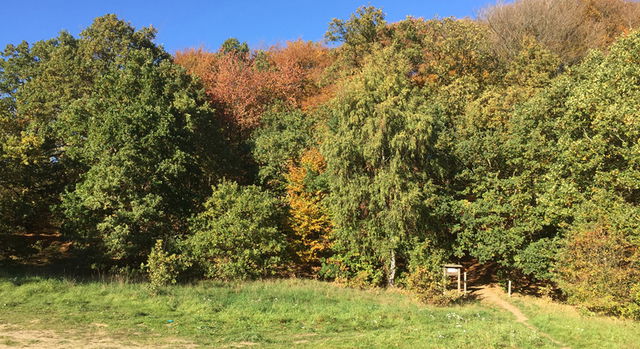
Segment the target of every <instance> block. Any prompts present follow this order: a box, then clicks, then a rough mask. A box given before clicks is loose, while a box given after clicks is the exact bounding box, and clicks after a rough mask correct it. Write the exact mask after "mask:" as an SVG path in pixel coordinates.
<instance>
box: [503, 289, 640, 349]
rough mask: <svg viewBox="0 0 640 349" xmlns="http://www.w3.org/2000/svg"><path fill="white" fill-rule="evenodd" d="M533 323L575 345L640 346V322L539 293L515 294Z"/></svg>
mask: <svg viewBox="0 0 640 349" xmlns="http://www.w3.org/2000/svg"><path fill="white" fill-rule="evenodd" d="M511 301H512V303H513V304H515V305H517V306H518V307H519V308H520V309H521V310H522V311H523V312H524V313H525V314H526V315H527V316H528V317H529V321H530V323H531V324H533V325H534V326H536V327H537V328H539V329H541V330H542V331H545V332H546V333H548V334H549V335H551V336H552V337H553V338H555V339H557V340H559V341H561V342H563V343H565V344H567V345H570V346H572V347H574V348H594V349H595V348H640V323H639V322H635V321H631V320H622V319H616V318H612V317H604V316H597V315H594V314H589V313H586V312H580V311H579V310H577V309H576V308H573V307H571V306H568V305H564V304H559V303H557V302H552V301H551V300H548V299H542V298H535V297H514V298H513V299H511Z"/></svg>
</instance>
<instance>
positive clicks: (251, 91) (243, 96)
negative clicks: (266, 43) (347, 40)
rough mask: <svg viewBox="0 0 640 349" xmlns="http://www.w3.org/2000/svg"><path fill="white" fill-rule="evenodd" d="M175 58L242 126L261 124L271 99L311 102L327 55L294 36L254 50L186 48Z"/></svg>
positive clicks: (249, 127) (302, 104) (231, 119)
mask: <svg viewBox="0 0 640 349" xmlns="http://www.w3.org/2000/svg"><path fill="white" fill-rule="evenodd" d="M175 61H176V63H178V64H180V65H182V66H184V67H185V68H186V69H187V71H188V72H190V73H192V74H194V75H196V76H198V77H200V79H201V80H202V82H203V83H204V85H205V88H206V91H207V94H208V95H209V97H210V99H211V102H212V103H213V104H214V106H216V107H217V108H218V109H219V110H220V111H221V112H222V114H223V116H224V118H225V119H226V120H227V121H228V122H230V123H231V124H232V125H234V126H237V127H238V128H239V129H240V130H245V131H247V130H252V129H254V128H255V127H257V126H258V125H259V124H260V115H261V114H262V113H263V112H264V111H265V110H266V109H265V108H267V107H268V106H269V105H270V104H272V103H274V102H275V101H285V102H287V103H289V104H291V105H292V106H295V107H309V106H310V105H313V104H314V103H313V102H312V100H313V97H314V96H315V95H317V94H318V93H319V92H320V87H319V80H320V78H321V74H322V72H323V70H324V68H325V67H326V66H327V65H328V64H329V61H330V58H329V55H328V49H327V48H326V47H324V46H323V45H321V44H318V43H314V42H305V41H302V40H297V41H291V42H288V43H287V44H286V45H285V46H284V47H280V46H274V47H272V48H271V49H269V50H267V51H257V52H254V53H249V52H239V53H238V52H224V51H219V52H207V51H205V50H203V49H188V50H185V51H182V52H178V53H177V54H176V57H175Z"/></svg>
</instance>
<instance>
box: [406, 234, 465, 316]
mask: <svg viewBox="0 0 640 349" xmlns="http://www.w3.org/2000/svg"><path fill="white" fill-rule="evenodd" d="M444 262H445V257H444V251H443V250H441V249H438V248H434V247H433V246H432V244H431V242H430V241H424V242H422V243H419V244H416V247H415V248H414V249H413V251H412V252H411V253H410V256H409V272H408V273H407V275H406V277H405V281H404V282H405V283H406V285H407V287H408V288H409V289H410V290H412V291H413V292H415V293H417V295H418V299H419V300H420V301H421V302H424V303H428V304H433V305H441V306H445V305H448V304H451V303H454V302H456V301H458V300H460V299H461V298H462V297H463V296H464V294H463V293H461V292H459V291H458V290H447V289H446V288H445V283H444V280H443V279H442V265H443V264H444Z"/></svg>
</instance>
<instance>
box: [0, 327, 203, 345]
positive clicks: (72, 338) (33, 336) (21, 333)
mask: <svg viewBox="0 0 640 349" xmlns="http://www.w3.org/2000/svg"><path fill="white" fill-rule="evenodd" d="M93 325H95V326H97V327H101V326H98V325H101V324H93ZM88 332H90V333H79V332H73V331H67V332H57V331H52V330H36V329H24V328H21V327H20V326H16V325H9V324H0V349H4V348H88V349H107V348H109V349H120V348H138V349H139V348H145V349H146V348H195V347H197V345H195V344H193V343H189V342H186V341H183V340H179V339H171V338H169V339H167V338H163V339H162V340H160V343H156V344H153V345H148V344H140V343H135V342H132V341H125V340H119V339H116V338H113V337H111V336H110V335H109V334H108V333H107V332H104V331H93V332H92V331H88Z"/></svg>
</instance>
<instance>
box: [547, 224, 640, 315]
mask: <svg viewBox="0 0 640 349" xmlns="http://www.w3.org/2000/svg"><path fill="white" fill-rule="evenodd" d="M639 252H640V251H639V250H638V247H637V246H634V245H633V244H631V243H629V241H628V240H627V239H625V237H624V235H623V234H620V233H617V232H615V231H611V230H609V229H608V227H605V226H596V227H595V228H593V229H588V230H583V231H579V232H576V233H574V234H572V235H571V236H569V238H568V240H567V243H566V245H565V246H564V249H563V250H562V252H561V254H560V260H559V264H558V265H557V270H558V272H559V275H560V277H559V280H558V285H559V286H560V288H561V289H562V291H563V292H564V293H565V294H566V295H567V296H568V300H569V302H571V303H574V304H577V305H581V306H583V307H585V308H587V309H589V310H590V311H594V312H598V313H604V314H609V315H619V316H627V317H632V318H636V319H640V311H639V310H640V292H639V291H640V286H639V285H640V268H639V267H640V253H639Z"/></svg>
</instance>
